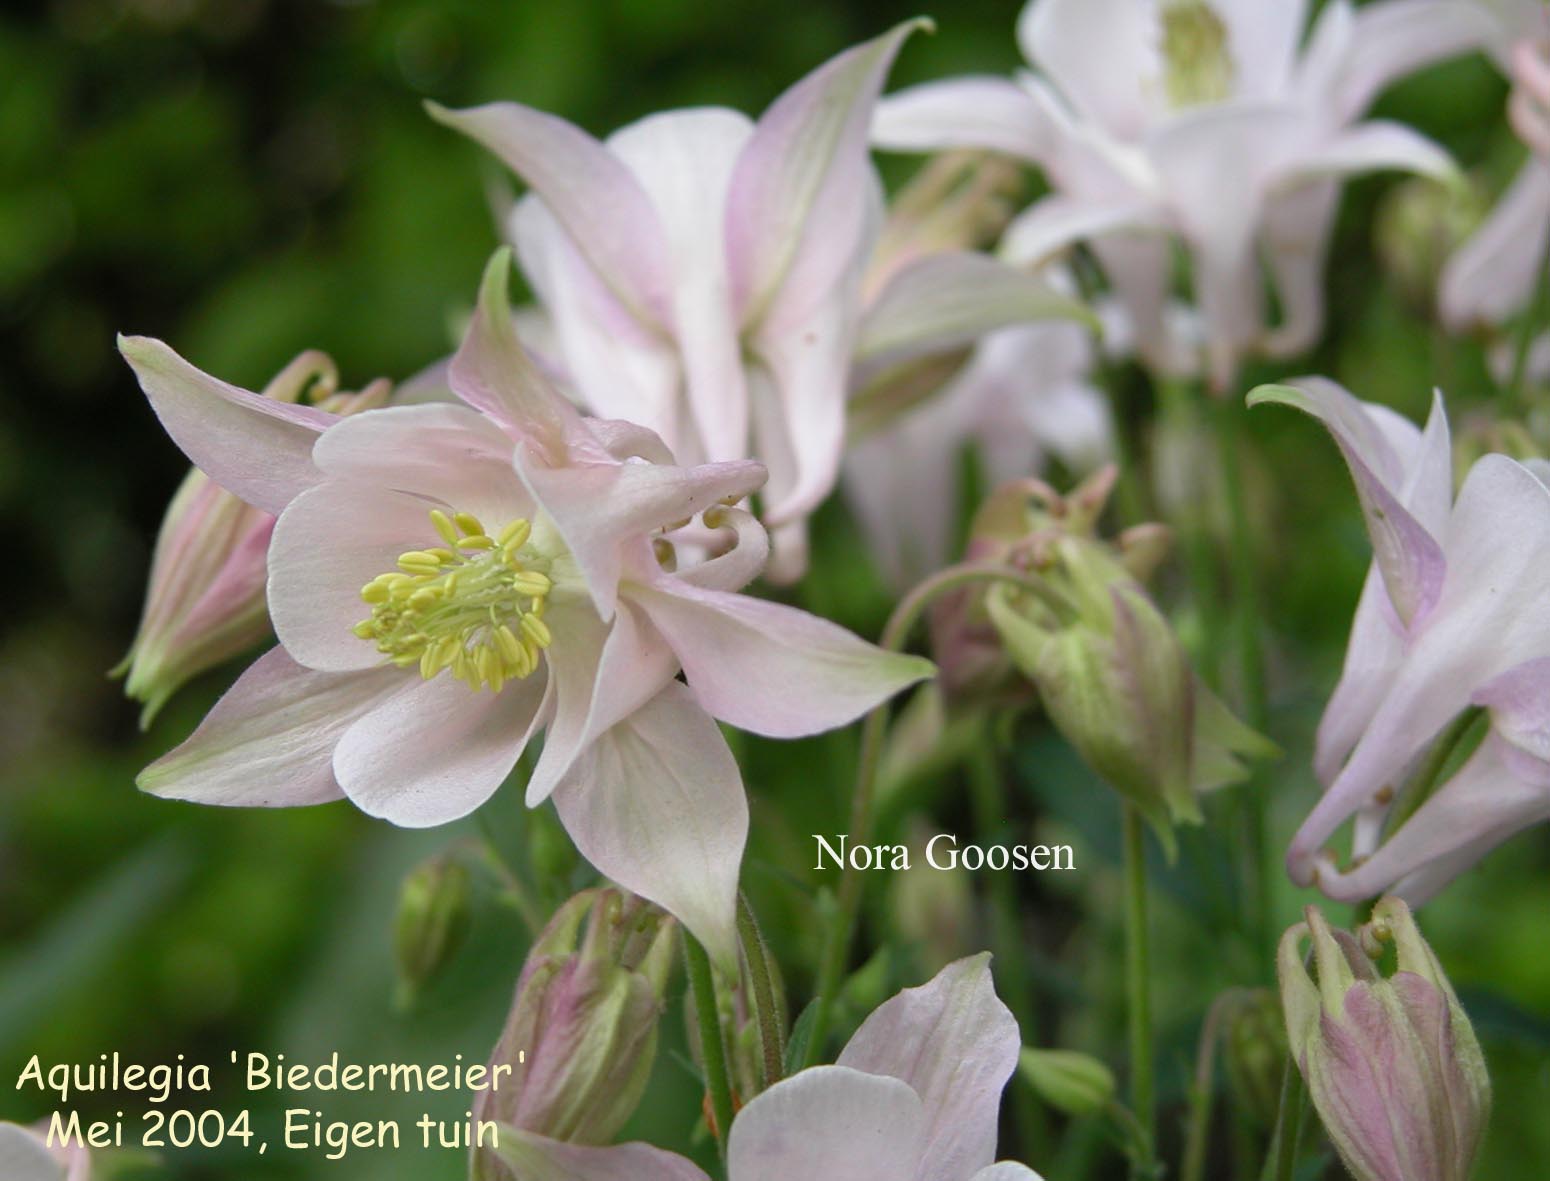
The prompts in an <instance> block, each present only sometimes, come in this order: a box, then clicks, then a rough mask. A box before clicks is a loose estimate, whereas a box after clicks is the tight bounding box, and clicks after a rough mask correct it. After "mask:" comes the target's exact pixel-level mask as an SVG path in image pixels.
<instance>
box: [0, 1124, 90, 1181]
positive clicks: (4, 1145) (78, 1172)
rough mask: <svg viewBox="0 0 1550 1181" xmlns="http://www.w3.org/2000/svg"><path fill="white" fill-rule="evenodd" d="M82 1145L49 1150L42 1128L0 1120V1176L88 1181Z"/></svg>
mask: <svg viewBox="0 0 1550 1181" xmlns="http://www.w3.org/2000/svg"><path fill="white" fill-rule="evenodd" d="M91 1175H92V1167H91V1156H90V1154H88V1152H87V1151H86V1148H85V1146H84V1145H81V1144H72V1145H71V1146H70V1147H68V1148H66V1147H63V1146H60V1145H55V1146H54V1147H53V1148H50V1147H49V1145H48V1139H47V1134H46V1130H45V1129H41V1128H25V1127H22V1125H20V1124H13V1123H7V1122H5V1121H0V1177H4V1178H5V1179H6V1181H91Z"/></svg>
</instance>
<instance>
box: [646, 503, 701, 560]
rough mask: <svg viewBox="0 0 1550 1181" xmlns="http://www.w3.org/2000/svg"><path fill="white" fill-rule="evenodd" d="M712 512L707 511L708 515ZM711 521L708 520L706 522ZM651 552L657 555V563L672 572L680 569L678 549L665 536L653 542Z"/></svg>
mask: <svg viewBox="0 0 1550 1181" xmlns="http://www.w3.org/2000/svg"><path fill="white" fill-rule="evenodd" d="M709 515H710V514H709V513H707V514H706V516H707V517H708V516H709ZM709 523H710V522H709V521H707V522H706V524H709ZM651 552H652V553H653V554H655V555H656V559H657V565H658V566H661V567H662V569H664V570H666V571H667V572H668V573H669V574H671V573H672V572H673V571H674V570H677V569H678V551H677V550H676V549H674V548H673V543H672V542H671V541H668V540H666V539H665V538H661V537H657V538H654V539H653V540H652V542H651Z"/></svg>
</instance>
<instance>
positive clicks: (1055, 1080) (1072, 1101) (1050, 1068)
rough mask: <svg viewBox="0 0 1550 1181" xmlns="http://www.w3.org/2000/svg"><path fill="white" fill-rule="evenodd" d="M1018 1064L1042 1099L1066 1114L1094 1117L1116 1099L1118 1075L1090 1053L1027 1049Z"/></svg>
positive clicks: (1025, 1048)
mask: <svg viewBox="0 0 1550 1181" xmlns="http://www.w3.org/2000/svg"><path fill="white" fill-rule="evenodd" d="M1017 1065H1018V1069H1020V1070H1021V1071H1022V1075H1023V1077H1024V1078H1025V1079H1027V1080H1028V1083H1029V1085H1030V1086H1032V1087H1033V1089H1034V1090H1035V1091H1036V1092H1037V1093H1038V1096H1039V1098H1040V1099H1042V1100H1044V1102H1046V1103H1048V1104H1049V1105H1050V1106H1051V1107H1053V1108H1054V1109H1055V1110H1056V1111H1060V1112H1064V1113H1065V1114H1066V1115H1073V1116H1083V1115H1092V1114H1094V1113H1095V1112H1099V1111H1102V1110H1104V1109H1105V1108H1106V1107H1108V1105H1109V1104H1110V1103H1112V1102H1113V1100H1114V1093H1115V1083H1114V1072H1113V1071H1111V1070H1110V1069H1109V1068H1108V1067H1107V1066H1105V1065H1104V1064H1103V1063H1102V1062H1100V1061H1099V1060H1098V1059H1096V1058H1094V1057H1093V1056H1092V1055H1090V1054H1081V1053H1078V1052H1077V1051H1075V1050H1035V1049H1031V1048H1028V1047H1024V1049H1023V1051H1022V1054H1021V1055H1020V1056H1019V1058H1018V1060H1017Z"/></svg>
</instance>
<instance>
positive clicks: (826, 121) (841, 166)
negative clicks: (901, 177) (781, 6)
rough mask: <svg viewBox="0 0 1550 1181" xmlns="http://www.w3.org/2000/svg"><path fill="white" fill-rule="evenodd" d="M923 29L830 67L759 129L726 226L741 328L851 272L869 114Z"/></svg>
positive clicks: (872, 44)
mask: <svg viewBox="0 0 1550 1181" xmlns="http://www.w3.org/2000/svg"><path fill="white" fill-rule="evenodd" d="M927 23H929V22H922V21H906V22H904V23H903V24H900V25H897V26H896V27H894V28H893V29H891V30H890V31H888V32H887V33H884V34H883V35H882V36H880V37H876V38H873V39H872V40H871V41H867V42H865V43H863V44H861V45H857V46H855V47H854V48H852V49H848V50H846V51H845V52H844V53H841V54H839V55H838V56H837V57H834V58H831V59H830V60H829V61H827V62H825V63H824V64H823V65H822V66H819V67H818V69H816V70H814V71H813V72H812V73H811V74H809V75H808V76H807V77H806V78H803V79H802V80H801V81H800V82H798V83H797V84H796V85H795V86H793V87H791V88H790V89H789V90H787V91H786V92H785V93H784V94H782V95H781V96H780V97H779V98H778V99H776V100H775V102H774V103H773V104H772V105H771V106H770V108H769V109H768V110H767V111H765V113H764V115H763V116H762V117H761V118H760V119H759V122H758V123H757V124H756V125H755V127H754V133H753V136H752V138H751V139H750V140H749V141H748V144H747V146H746V147H744V149H743V152H742V155H741V156H740V157H739V159H738V162H737V167H736V170H735V171H734V172H733V175H732V181H731V187H730V190H729V192H728V195H727V210H726V226H725V232H726V244H727V246H726V249H727V263H728V273H729V275H730V278H731V283H732V293H733V298H734V301H735V306H736V307H737V308H738V309H739V311H740V317H739V318H740V320H741V322H742V323H743V324H744V325H745V326H746V325H748V324H752V323H755V322H757V321H758V320H760V319H762V318H763V316H764V315H765V312H766V310H767V309H768V307H769V305H770V304H771V303H772V302H773V301H774V299H775V295H776V293H777V291H779V289H780V288H781V287H782V286H785V285H787V284H794V285H796V286H798V287H800V288H802V289H804V290H807V291H822V290H825V289H827V288H828V287H829V286H830V285H831V284H832V283H833V282H834V277H835V275H836V274H837V273H838V272H840V271H842V270H844V269H845V268H846V267H847V266H848V265H849V260H850V259H851V257H852V256H853V255H854V254H855V253H856V246H857V242H858V239H859V238H860V237H861V235H862V234H863V233H864V232H865V230H866V212H867V211H866V205H867V201H868V192H869V190H870V189H871V187H872V186H873V185H874V184H875V180H874V177H873V173H872V165H871V161H870V159H869V158H868V155H867V132H868V129H869V128H870V126H871V122H872V111H873V107H874V105H875V103H876V101H877V96H878V93H879V92H880V91H881V90H882V86H883V80H884V79H885V78H886V77H887V74H888V70H889V68H890V67H891V66H892V65H893V60H894V58H895V57H896V56H897V54H898V52H899V49H900V47H901V46H902V45H903V44H904V39H905V38H906V37H908V36H909V35H910V34H911V33H912V32H914V31H915V30H916V29H917V28H920V27H922V25H923V24H927ZM809 302H811V301H809Z"/></svg>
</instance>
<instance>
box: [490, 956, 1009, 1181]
mask: <svg viewBox="0 0 1550 1181" xmlns="http://www.w3.org/2000/svg"><path fill="white" fill-rule="evenodd" d="M989 960H990V957H989V956H988V955H979V956H975V957H973V958H971V959H965V960H959V961H957V962H956V963H953V964H949V965H948V966H947V967H945V968H943V969H942V971H941V972H939V973H938V974H937V976H936V977H935V979H933V980H932V981H931V982H930V983H929V984H926V985H923V986H922V987H920V988H910V989H906V990H905V991H903V992H901V993H900V994H899V995H898V996H896V997H894V998H893V999H892V1000H890V1001H887V1002H886V1003H884V1004H883V1005H882V1006H881V1007H880V1008H878V1009H877V1011H876V1012H874V1013H873V1014H872V1015H871V1016H870V1017H868V1018H867V1020H866V1021H865V1023H863V1024H862V1026H861V1028H860V1029H859V1030H857V1031H856V1035H855V1037H853V1038H851V1040H850V1044H849V1045H847V1046H846V1047H845V1050H844V1052H843V1053H842V1054H841V1055H840V1057H839V1061H838V1063H837V1064H836V1065H834V1066H815V1067H811V1068H809V1069H807V1070H803V1071H800V1072H798V1073H797V1074H794V1075H792V1076H791V1077H790V1078H787V1079H784V1080H782V1081H781V1082H778V1083H776V1084H775V1085H774V1086H772V1087H770V1088H769V1090H767V1091H763V1092H761V1093H760V1094H759V1095H757V1096H755V1097H754V1099H753V1100H752V1101H751V1102H749V1104H748V1105H747V1106H746V1107H744V1108H743V1109H742V1111H740V1112H739V1113H738V1115H737V1118H736V1119H735V1120H733V1122H732V1128H731V1131H730V1133H729V1135H728V1138H727V1171H728V1175H729V1177H730V1181H791V1179H792V1178H803V1177H835V1178H844V1181H1039V1178H1038V1174H1036V1173H1034V1172H1033V1171H1032V1170H1031V1169H1029V1168H1027V1167H1026V1166H1024V1165H1019V1164H1013V1163H1010V1162H1003V1163H1001V1164H992V1163H991V1162H992V1161H994V1160H995V1154H996V1121H997V1114H998V1111H999V1109H1000V1106H1001V1091H1002V1088H1004V1087H1005V1086H1006V1082H1007V1079H1008V1078H1009V1077H1011V1074H1012V1071H1013V1070H1014V1069H1016V1066H1017V1055H1018V1052H1019V1050H1020V1048H1021V1046H1020V1038H1019V1037H1018V1032H1017V1022H1016V1021H1015V1020H1014V1019H1013V1018H1012V1014H1011V1013H1010V1012H1009V1011H1008V1010H1007V1008H1006V1006H1005V1005H1003V1004H1002V1003H1001V1002H1000V1000H998V999H997V997H996V994H995V989H994V987H993V985H992V983H991V978H990V965H989ZM500 1152H501V1156H502V1157H503V1158H504V1159H505V1160H506V1161H507V1162H508V1163H509V1164H511V1165H512V1166H513V1168H514V1169H515V1171H516V1174H517V1175H518V1176H520V1177H523V1178H525V1179H526V1181H706V1175H705V1173H704V1172H703V1171H701V1170H700V1168H699V1167H698V1166H696V1165H694V1164H692V1163H690V1162H689V1161H687V1160H685V1159H684V1158H683V1157H681V1156H676V1155H674V1154H673V1153H670V1152H663V1151H662V1150H660V1149H657V1148H653V1147H651V1146H650V1145H647V1144H641V1143H632V1144H621V1145H616V1146H613V1147H608V1148H590V1147H584V1146H581V1145H575V1144H561V1143H558V1142H556V1141H551V1140H545V1139H542V1138H539V1137H534V1136H528V1135H523V1134H521V1133H515V1132H512V1131H510V1130H508V1129H504V1128H503V1129H502V1130H501V1149H500Z"/></svg>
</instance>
